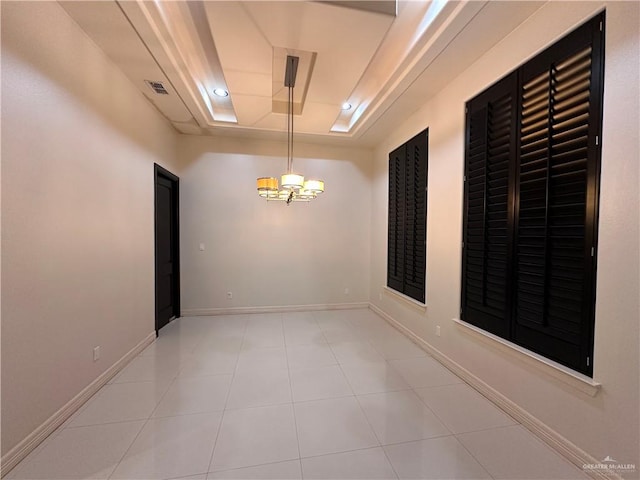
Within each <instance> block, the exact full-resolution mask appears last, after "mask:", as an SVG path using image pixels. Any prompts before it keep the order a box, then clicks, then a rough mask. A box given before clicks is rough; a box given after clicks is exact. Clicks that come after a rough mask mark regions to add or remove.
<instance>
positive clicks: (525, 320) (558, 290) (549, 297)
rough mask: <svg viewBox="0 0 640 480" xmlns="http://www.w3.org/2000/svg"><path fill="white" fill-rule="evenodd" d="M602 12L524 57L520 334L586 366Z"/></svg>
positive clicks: (524, 341) (542, 349)
mask: <svg viewBox="0 0 640 480" xmlns="http://www.w3.org/2000/svg"><path fill="white" fill-rule="evenodd" d="M600 21H601V18H596V19H595V20H593V21H591V22H589V23H587V24H586V25H584V26H582V27H580V28H579V29H578V30H576V31H574V32H572V33H571V34H570V35H568V36H567V37H565V38H563V39H562V40H561V41H560V42H558V43H556V44H555V45H554V46H552V47H551V48H549V49H548V50H546V51H545V52H543V53H542V54H540V55H539V56H537V57H536V58H535V59H534V60H533V61H531V62H529V63H528V64H527V65H525V66H524V67H523V68H522V79H521V85H522V86H521V89H520V97H521V98H520V100H521V122H520V132H519V133H520V150H519V166H518V182H517V188H518V195H516V198H518V199H519V204H518V205H517V208H518V212H519V213H518V219H517V224H516V242H515V283H516V289H515V300H514V314H515V315H514V316H515V324H514V341H515V342H516V343H519V344H521V345H523V346H526V347H527V348H530V349H531V350H533V351H536V352H538V353H542V354H544V355H545V356H547V357H548V358H551V359H553V360H557V361H559V362H561V363H563V364H565V365H568V366H571V367H572V368H574V369H577V370H582V371H587V370H588V371H590V368H589V366H588V365H587V357H588V356H590V350H591V346H590V345H591V338H590V334H589V333H588V332H590V329H587V334H586V335H585V327H584V326H585V324H587V325H592V321H591V318H592V303H593V302H592V298H593V296H594V289H593V278H592V277H593V274H592V270H593V259H592V255H591V252H592V247H594V246H595V244H594V232H593V225H594V224H595V221H596V219H595V211H596V208H595V195H594V194H593V192H590V189H594V188H595V180H594V179H595V178H596V176H597V172H596V170H597V159H596V155H595V154H594V153H590V150H591V151H595V150H596V148H595V141H596V139H595V135H596V134H597V130H598V128H597V125H598V124H599V118H600V113H599V108H600V107H599V102H598V101H597V98H598V96H597V95H595V97H594V94H593V91H594V83H599V77H600V76H599V74H598V72H597V71H596V70H595V66H596V63H597V62H595V61H594V56H598V57H599V56H600V53H599V52H598V51H596V50H598V49H599V48H600V45H599V42H595V43H594V41H593V39H594V37H599V35H598V33H599V29H600ZM590 180H591V184H590ZM588 226H591V228H592V231H591V232H589V231H588V228H587V227H588Z"/></svg>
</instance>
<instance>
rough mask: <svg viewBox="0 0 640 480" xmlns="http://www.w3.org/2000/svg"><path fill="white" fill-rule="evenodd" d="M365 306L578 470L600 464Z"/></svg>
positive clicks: (599, 474) (607, 478)
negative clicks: (584, 466) (588, 465)
mask: <svg viewBox="0 0 640 480" xmlns="http://www.w3.org/2000/svg"><path fill="white" fill-rule="evenodd" d="M369 308H370V309H371V310H373V311H374V312H375V313H377V314H378V315H380V316H381V317H382V318H383V319H385V320H386V321H387V322H388V323H390V324H391V325H392V326H393V327H395V328H396V329H397V330H399V331H400V332H402V333H403V334H404V335H406V336H407V337H409V338H410V339H411V340H412V341H413V342H414V343H415V344H416V345H418V346H419V347H421V348H422V349H423V350H425V351H426V352H427V353H429V354H430V355H431V356H432V357H433V358H434V359H436V360H437V361H438V362H440V363H441V364H442V365H444V366H445V367H447V368H448V369H449V370H451V371H452V372H453V373H455V374H456V375H458V376H459V377H460V378H461V379H462V380H464V381H465V382H467V383H468V384H469V385H470V386H472V387H473V388H474V389H476V390H477V391H478V392H480V393H481V394H482V395H484V396H485V397H486V398H488V399H489V400H491V401H492V402H493V403H495V404H496V405H497V406H498V407H499V408H501V409H502V410H504V411H505V412H506V413H507V414H509V415H511V417H513V418H514V419H515V420H516V421H517V422H518V423H520V424H522V426H524V427H525V428H527V429H528V430H529V431H531V432H532V433H533V434H534V435H536V436H537V437H538V438H540V439H541V440H542V441H543V442H545V443H546V444H547V445H549V446H550V447H551V448H552V449H553V450H555V451H556V452H558V453H559V454H560V455H562V456H563V457H564V458H566V459H567V460H569V461H570V462H571V463H573V464H574V465H576V466H577V467H578V468H579V469H581V470H582V466H583V465H585V464H590V465H594V464H595V465H597V464H601V463H602V461H601V460H598V459H596V458H595V457H593V456H592V455H590V454H589V453H587V452H585V451H584V450H582V449H581V448H580V447H578V446H577V445H575V444H574V443H572V442H571V441H569V440H567V439H566V438H564V437H563V436H562V435H560V434H559V433H558V432H556V431H555V430H553V429H552V428H551V427H549V426H548V425H546V424H545V423H543V422H542V421H540V420H539V419H537V418H536V417H534V416H533V415H531V414H530V413H529V412H527V411H526V410H525V409H523V408H522V407H520V406H519V405H517V404H516V403H514V402H513V401H511V400H509V399H508V398H507V397H505V396H504V395H503V394H501V393H500V392H498V391H497V390H496V389H494V388H493V387H491V386H490V385H488V384H487V383H485V382H484V381H483V380H481V379H480V378H478V377H477V376H475V375H474V374H473V373H471V372H470V371H469V370H467V369H466V368H464V367H463V366H461V365H460V364H458V363H457V362H455V361H454V360H452V359H451V358H449V357H448V356H446V355H445V354H444V353H442V352H441V351H440V350H438V349H437V348H435V347H434V346H433V345H431V344H429V343H427V342H426V341H425V340H424V339H422V337H419V336H418V335H417V334H415V333H414V332H413V331H412V330H410V329H409V328H407V327H405V326H404V325H402V324H401V323H400V322H398V321H397V320H396V319H395V318H393V317H392V316H391V315H389V314H388V313H387V312H385V311H384V310H382V309H380V308H379V307H377V306H376V305H374V304H372V303H370V304H369ZM584 473H585V474H586V475H588V476H590V477H591V478H594V479H597V480H623V478H622V477H621V476H620V475H618V474H617V473H615V472H606V473H605V472H604V471H602V470H584Z"/></svg>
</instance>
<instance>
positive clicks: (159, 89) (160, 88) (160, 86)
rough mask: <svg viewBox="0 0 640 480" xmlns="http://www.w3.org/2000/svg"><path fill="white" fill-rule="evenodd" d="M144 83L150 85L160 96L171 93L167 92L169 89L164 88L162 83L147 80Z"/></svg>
mask: <svg viewBox="0 0 640 480" xmlns="http://www.w3.org/2000/svg"><path fill="white" fill-rule="evenodd" d="M144 82H145V83H146V84H147V85H149V86H150V87H151V89H152V90H153V91H154V92H156V93H157V94H158V95H169V92H167V89H166V88H164V85H163V84H162V82H153V81H151V80H145V81H144Z"/></svg>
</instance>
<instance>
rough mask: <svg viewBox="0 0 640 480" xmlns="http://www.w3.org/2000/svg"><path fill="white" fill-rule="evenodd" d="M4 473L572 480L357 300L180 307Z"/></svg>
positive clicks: (576, 473)
mask: <svg viewBox="0 0 640 480" xmlns="http://www.w3.org/2000/svg"><path fill="white" fill-rule="evenodd" d="M7 478H12V479H25V478H28V479H36V478H39V479H72V478H74V479H75V478H103V479H107V478H111V479H186V478H189V479H192V480H196V479H201V480H204V479H221V478H233V479H239V478H246V479H249V478H251V479H296V478H305V479H329V478H331V479H379V478H390V479H395V478H400V479H405V478H406V479H410V478H411V479H417V478H424V479H485V478H486V479H491V478H494V479H516V478H517V479H585V478H587V477H585V475H584V474H583V473H582V472H581V471H580V470H578V469H577V468H576V467H574V466H573V465H571V464H570V463H569V462H567V461H566V460H564V459H563V458H562V457H560V456H559V455H558V454H556V453H555V452H553V451H552V450H551V449H549V448H548V447H547V446H546V445H545V444H543V443H542V442H541V441H540V440H538V439H537V438H536V437H535V436H533V435H532V434H531V433H529V432H528V431H527V430H525V429H524V428H523V427H522V426H520V425H518V424H517V423H516V422H515V421H514V420H513V419H512V418H510V417H509V416H507V415H506V414H505V413H503V412H502V411H501V410H499V409H498V408H497V407H495V406H494V405H493V404H492V403H491V402H489V401H488V400H487V399H485V398H484V397H483V396H481V395H480V394H478V393H477V392H476V391H475V390H473V389H472V388H470V387H469V386H468V385H466V384H465V383H464V382H462V380H460V379H459V378H458V377H457V376H455V375H453V374H452V373H451V372H450V371H449V370H447V369H446V368H444V367H443V366H442V365H440V364H439V363H438V362H437V361H435V360H434V359H433V358H431V357H430V356H428V355H427V354H426V353H425V352H423V351H422V350H421V349H419V348H418V347H417V346H416V345H414V344H413V343H412V342H410V341H409V340H408V339H407V338H406V337H404V336H403V335H402V334H400V333H399V332H398V331H396V330H395V329H393V328H392V327H391V326H389V325H388V324H387V323H386V322H385V321H384V320H382V319H381V318H379V317H378V316H377V315H375V314H374V313H373V312H371V311H370V310H342V311H323V312H304V313H283V314H261V315H234V316H219V317H193V318H182V319H179V320H177V321H175V322H172V323H171V324H169V325H168V326H167V327H165V328H164V329H163V331H162V332H161V335H160V337H159V338H158V339H157V340H156V341H155V342H154V343H153V344H152V345H150V346H149V347H148V348H147V349H146V350H144V351H143V352H142V353H141V354H140V356H138V357H137V358H135V359H134V360H133V361H132V362H131V363H130V364H129V365H128V366H127V367H126V368H125V369H124V370H122V372H120V373H119V374H118V375H117V376H116V377H115V378H114V379H113V380H112V381H111V382H110V383H109V384H107V385H105V386H104V387H103V388H102V389H101V390H100V391H99V392H98V393H97V394H96V395H95V396H94V397H93V398H92V399H91V400H89V401H88V402H87V403H86V404H85V405H84V406H83V407H82V408H81V409H80V410H79V411H78V412H76V413H75V414H74V415H73V416H72V417H71V418H70V419H69V420H68V421H67V422H66V423H65V424H64V425H62V427H61V428H59V429H58V430H57V431H56V432H54V433H53V434H52V435H51V436H50V437H49V438H48V439H47V440H46V441H45V442H43V444H42V445H40V446H39V447H38V448H37V449H36V450H35V451H34V452H32V454H31V455H29V456H28V457H27V458H26V459H25V460H24V461H23V462H22V463H21V464H19V465H18V466H17V467H16V468H15V469H14V470H13V471H12V472H10V474H9V475H8V477H7Z"/></svg>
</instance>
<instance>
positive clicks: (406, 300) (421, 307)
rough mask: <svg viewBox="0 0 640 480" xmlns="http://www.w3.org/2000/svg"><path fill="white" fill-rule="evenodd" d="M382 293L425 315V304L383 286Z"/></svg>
mask: <svg viewBox="0 0 640 480" xmlns="http://www.w3.org/2000/svg"><path fill="white" fill-rule="evenodd" d="M383 292H384V293H385V294H386V295H389V296H390V297H393V298H394V299H396V300H400V301H402V302H403V303H404V304H405V305H407V306H409V307H411V308H413V309H414V310H416V311H418V312H421V313H425V312H426V311H427V305H426V304H425V303H420V302H419V301H417V300H415V299H413V298H411V297H408V296H407V295H405V294H403V293H400V292H398V291H396V290H394V289H393V288H389V287H387V286H386V285H385V286H384V288H383Z"/></svg>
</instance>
